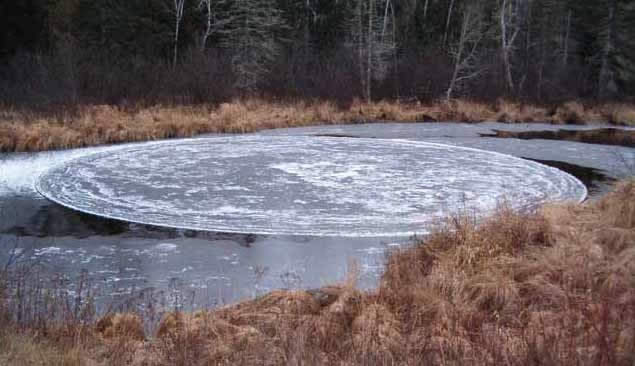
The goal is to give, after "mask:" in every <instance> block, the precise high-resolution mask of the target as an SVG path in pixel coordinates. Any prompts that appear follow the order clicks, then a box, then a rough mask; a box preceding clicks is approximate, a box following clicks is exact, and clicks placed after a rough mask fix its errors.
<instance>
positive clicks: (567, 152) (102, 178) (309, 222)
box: [0, 123, 635, 306]
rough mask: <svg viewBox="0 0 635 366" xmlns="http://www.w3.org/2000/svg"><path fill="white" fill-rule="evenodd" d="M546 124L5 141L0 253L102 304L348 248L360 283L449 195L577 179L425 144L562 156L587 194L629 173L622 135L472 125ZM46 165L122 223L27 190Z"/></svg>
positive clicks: (297, 269)
mask: <svg viewBox="0 0 635 366" xmlns="http://www.w3.org/2000/svg"><path fill="white" fill-rule="evenodd" d="M553 128H554V127H553V126H550V125H536V124H532V125H503V124H496V123H486V124H485V123H484V124H477V125H474V124H470V125H466V124H453V123H448V124H369V125H348V126H326V127H312V128H301V129H288V130H273V131H265V132H262V133H259V134H254V135H247V136H232V137H227V136H215V137H210V138H206V139H191V140H179V141H169V142H159V143H149V144H131V145H123V146H117V147H99V148H90V149H79V150H72V151H62V152H46V153H38V154H4V155H0V214H1V216H2V220H1V221H0V246H1V248H2V252H1V253H0V260H2V261H4V260H5V258H6V257H8V255H9V253H10V252H11V251H12V250H13V248H14V247H17V248H18V251H22V252H23V253H25V254H24V256H25V257H29V258H32V259H33V260H35V261H37V262H38V263H40V265H41V267H42V269H43V270H44V271H47V272H50V273H62V274H65V275H66V276H67V277H68V278H69V280H70V283H68V286H69V288H71V289H72V288H73V279H74V278H76V277H77V276H78V274H79V273H80V272H82V270H83V271H84V273H85V274H86V275H87V276H88V277H89V278H90V283H91V284H92V285H93V286H94V288H95V291H97V293H98V294H99V296H101V297H102V298H103V299H110V300H109V301H115V302H116V301H123V300H124V299H126V298H127V297H128V296H130V294H134V293H136V292H137V291H139V290H143V289H155V288H156V289H170V288H172V289H174V288H178V290H179V291H182V292H184V293H185V292H187V293H190V294H191V295H190V296H194V297H193V298H192V299H191V303H192V304H194V306H207V305H215V304H219V303H226V302H232V301H235V300H237V299H240V298H244V297H250V296H253V295H256V294H259V293H263V292H265V291H267V290H270V289H273V288H291V287H318V286H320V285H323V284H326V283H332V282H334V281H337V280H341V279H343V278H344V277H345V274H346V272H347V267H348V264H349V263H350V260H355V261H356V262H357V263H358V264H359V266H358V267H359V270H360V285H361V286H362V287H369V286H372V285H373V284H374V283H376V280H377V277H378V276H379V275H380V270H381V268H382V263H383V260H384V257H385V250H386V249H387V248H391V247H398V246H400V245H403V244H404V243H406V242H407V241H408V238H407V235H409V234H411V233H415V232H419V233H420V232H425V228H426V225H428V224H429V223H430V222H431V218H437V217H439V216H442V215H444V214H446V213H449V212H452V211H453V210H454V209H456V208H457V207H460V206H461V207H468V206H469V207H475V208H478V209H486V210H487V209H491V208H493V207H494V206H495V205H496V203H497V202H498V201H500V200H501V199H503V198H505V199H508V200H509V202H512V203H513V204H515V205H516V206H517V207H519V208H521V207H527V206H531V205H533V204H536V203H540V202H542V201H543V200H545V199H572V200H578V199H580V198H581V197H582V196H583V195H584V193H585V192H584V191H585V190H584V188H583V187H581V186H580V185H579V183H578V181H577V180H576V179H573V178H571V177H570V176H569V175H567V174H563V173H560V172H559V171H554V170H552V169H551V168H548V167H545V166H543V165H540V164H535V163H533V162H530V161H527V160H521V159H517V158H512V157H509V156H505V155H499V154H493V153H488V152H483V151H479V150H472V149H463V148H460V149H448V148H447V147H444V146H440V145H436V144H439V143H441V144H447V145H454V146H461V147H468V148H477V149H483V150H489V151H493V152H500V153H505V154H510V155H513V156H516V157H523V158H529V159H534V160H540V161H547V162H556V163H565V164H569V166H573V167H576V168H579V169H578V170H577V171H582V172H584V174H589V172H591V178H590V179H586V180H585V182H586V183H588V184H592V183H593V184H594V185H593V186H592V187H591V196H593V195H594V194H597V192H598V191H602V190H603V189H606V188H605V187H606V186H605V183H603V182H602V181H600V180H599V178H597V179H596V180H595V181H594V178H593V177H602V176H605V177H607V178H620V177H624V176H627V175H629V174H632V166H631V164H632V162H633V161H635V152H634V149H632V148H625V147H619V146H605V145H590V144H582V143H576V142H565V141H547V140H516V139H497V138H487V137H480V135H479V134H482V133H488V132H491V130H492V129H503V130H504V129H509V130H545V129H553ZM579 128H586V127H579ZM335 136H350V137H357V138H346V137H335ZM390 140H392V141H390ZM142 146H144V147H143V148H141V147H142ZM93 153H98V154H96V155H94V154H93ZM91 154H93V155H91ZM192 156H194V157H195V158H191V157H192ZM219 156H220V157H222V158H221V159H219V158H218V157H219ZM245 156H249V158H247V159H245ZM73 159H78V160H74V161H73V163H71V164H68V162H69V161H71V160H73ZM478 161H483V162H484V163H483V164H477V163H475V162H478ZM202 167H205V168H204V169H203V168H202ZM51 168H54V169H52V170H49V169H51ZM46 171H48V173H47V174H48V175H45V176H44V177H43V180H42V184H40V189H41V190H42V191H43V193H45V194H46V195H47V196H49V197H50V198H52V199H55V200H57V201H59V202H60V203H62V204H64V205H67V206H72V207H75V208H76V209H79V210H81V211H84V212H91V213H96V214H99V215H102V216H108V217H114V218H120V219H126V220H130V221H134V222H136V223H135V224H128V223H122V222H120V221H115V220H108V219H103V218H98V217H95V216H93V215H87V214H82V213H79V212H77V211H75V210H70V209H67V208H64V207H62V206H60V205H57V204H52V203H51V202H50V201H49V200H46V199H44V198H43V197H42V196H40V195H39V194H38V193H37V191H36V190H35V189H34V185H35V183H36V181H37V178H38V176H40V174H42V173H44V172H46ZM130 171H134V172H135V173H136V174H133V175H131V174H130ZM104 172H107V174H103V173H104ZM159 173H160V174H159ZM573 173H576V172H573ZM157 174H159V175H157ZM166 177H167V178H166ZM219 177H220V179H219ZM378 177H381V179H379V178H378ZM62 178H63V179H62ZM581 178H583V180H584V177H581ZM587 178H588V177H587ZM220 182H222V183H220ZM263 182H266V184H264V183H263ZM175 187H179V188H181V189H176V188H175ZM210 191H211V192H213V193H214V194H213V195H211V196H210ZM166 197H169V198H170V199H169V200H165V198H166ZM209 197H213V199H209ZM241 202H242V203H243V204H239V203H241ZM245 202H246V204H245ZM209 207H215V208H216V210H209V209H208V208H209ZM390 213H393V214H392V215H391V214H390ZM144 223H152V224H160V225H168V226H178V227H180V228H181V229H161V228H157V227H154V226H148V225H144ZM175 223H176V224H175ZM197 229H204V230H213V231H214V232H203V231H200V230H197ZM230 232H233V233H230ZM190 290H191V291H190Z"/></svg>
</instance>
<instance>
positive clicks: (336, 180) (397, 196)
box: [36, 135, 587, 237]
mask: <svg viewBox="0 0 635 366" xmlns="http://www.w3.org/2000/svg"><path fill="white" fill-rule="evenodd" d="M36 189H37V190H38V191H39V192H40V193H41V194H42V195H44V196H45V197H47V198H48V199H50V200H52V201H54V202H57V203H59V204H61V205H63V206H67V207H70V208H72V209H75V210H78V211H82V212H86V213H90V214H94V215H98V216H103V217H108V218H114V219H119V220H124V221H130V222H136V223H142V224H150V225H157V226H165V227H174V228H182V229H193V230H203V231H218V232H237V233H253V234H289V235H315V236H368V237H380V236H391V237H396V236H407V235H411V234H414V233H424V232H426V229H427V228H429V224H431V223H433V222H435V221H437V220H438V219H439V218H440V217H443V216H446V215H448V214H452V213H454V212H456V211H457V210H464V209H476V210H477V211H478V212H487V211H489V210H492V209H493V208H495V207H496V205H497V204H499V203H501V202H502V201H505V202H506V203H507V204H508V205H510V206H512V207H513V208H515V209H528V208H531V207H535V206H537V205H540V204H541V203H544V202H546V201H559V200H575V201H581V200H583V199H584V198H585V197H586V194H587V191H586V188H585V186H584V185H583V184H582V183H581V182H580V181H579V180H577V179H576V178H574V177H572V176H570V175H569V174H566V173H564V172H562V171H560V170H558V169H554V168H550V167H547V166H545V165H542V164H538V163H534V162H531V161H527V160H524V159H520V158H516V157H512V156H508V155H503V154H499V153H494V152H489V151H483V150H476V149H471V148H462V147H455V146H447V145H440V144H433V143H425V142H418V141H409V140H382V139H363V138H341V137H316V136H255V135H252V136H239V137H236V136H234V137H212V138H196V139H184V140H169V141H161V142H152V143H143V144H134V145H128V146H125V147H121V148H115V149H113V150H108V151H103V152H99V153H96V154H92V155H87V156H83V157H80V158H77V159H75V160H71V161H69V162H66V163H64V164H62V165H60V166H57V167H54V168H52V169H50V170H48V171H47V172H45V173H43V174H42V175H41V176H40V177H39V179H38V181H37V182H36Z"/></svg>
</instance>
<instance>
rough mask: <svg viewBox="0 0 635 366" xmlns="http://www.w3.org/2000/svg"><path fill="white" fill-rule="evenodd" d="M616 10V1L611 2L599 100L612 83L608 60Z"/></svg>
mask: <svg viewBox="0 0 635 366" xmlns="http://www.w3.org/2000/svg"><path fill="white" fill-rule="evenodd" d="M616 10H617V0H612V1H611V6H610V7H609V17H608V24H607V34H606V41H605V43H604V50H603V52H602V66H601V68H600V77H599V85H598V97H599V98H600V99H603V98H606V96H607V95H608V91H609V90H608V88H609V86H610V85H611V84H612V83H613V76H614V75H613V73H612V72H611V70H610V65H609V62H610V60H609V58H610V56H611V52H613V47H614V45H613V37H614V33H615V12H616Z"/></svg>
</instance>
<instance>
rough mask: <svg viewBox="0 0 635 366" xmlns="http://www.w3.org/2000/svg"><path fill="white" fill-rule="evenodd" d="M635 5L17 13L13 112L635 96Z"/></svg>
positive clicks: (129, 2) (4, 40) (174, 0)
mask: <svg viewBox="0 0 635 366" xmlns="http://www.w3.org/2000/svg"><path fill="white" fill-rule="evenodd" d="M634 56H635V1H628V0H482V1H473V0H348V1H345V0H102V1H94V0H47V1H42V0H14V1H3V2H1V3H0V100H1V102H0V103H3V104H5V105H11V106H36V105H55V104H74V103H108V104H122V103H218V102H221V101H224V100H227V99H230V98H234V97H237V96H244V95H256V96H262V97H268V98H302V99H329V100H336V101H338V102H339V103H347V102H348V101H351V100H353V99H354V98H360V99H364V100H380V99H398V100H406V101H414V100H418V101H430V100H436V99H441V98H458V97H464V98H470V99H475V100H483V101H490V100H496V99H498V98H501V97H504V98H511V99H515V100H523V101H529V102H537V103H556V102H561V101H564V100H570V99H585V100H624V99H629V98H632V96H633V95H634V94H635V86H634V81H635V63H634V60H635V58H634Z"/></svg>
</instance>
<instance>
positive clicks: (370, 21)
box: [366, 0, 375, 103]
mask: <svg viewBox="0 0 635 366" xmlns="http://www.w3.org/2000/svg"><path fill="white" fill-rule="evenodd" d="M374 10H375V0H369V2H368V36H367V38H368V50H367V52H368V55H367V59H368V64H367V65H366V101H367V102H368V103H370V102H371V100H372V95H371V89H372V88H371V83H372V78H373V20H374V16H373V15H374V14H373V11H374Z"/></svg>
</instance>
